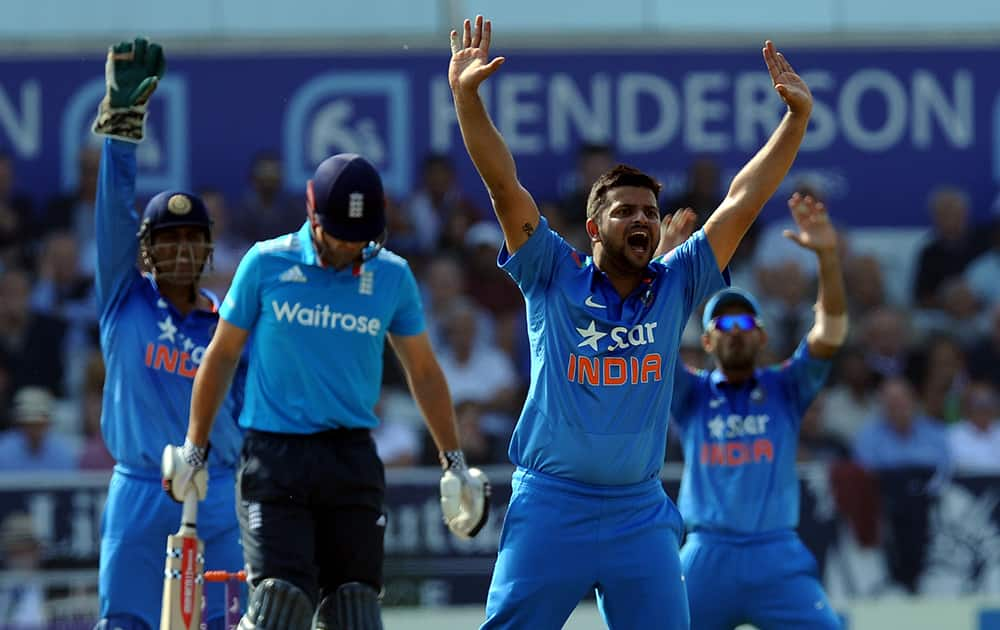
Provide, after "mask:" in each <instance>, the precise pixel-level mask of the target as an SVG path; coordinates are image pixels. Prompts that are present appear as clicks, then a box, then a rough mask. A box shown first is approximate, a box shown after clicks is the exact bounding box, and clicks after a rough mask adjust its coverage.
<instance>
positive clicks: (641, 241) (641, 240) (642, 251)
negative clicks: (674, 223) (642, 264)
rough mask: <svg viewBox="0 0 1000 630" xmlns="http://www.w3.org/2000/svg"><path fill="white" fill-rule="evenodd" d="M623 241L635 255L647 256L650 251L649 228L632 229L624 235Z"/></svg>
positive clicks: (650, 238) (650, 237)
mask: <svg viewBox="0 0 1000 630" xmlns="http://www.w3.org/2000/svg"><path fill="white" fill-rule="evenodd" d="M625 243H626V245H628V248H629V250H631V251H632V253H633V254H635V255H636V256H640V257H642V256H647V255H649V253H650V252H651V251H652V249H651V248H652V236H651V235H650V233H649V230H645V229H642V228H639V229H633V230H632V231H631V232H629V233H628V236H626V237H625Z"/></svg>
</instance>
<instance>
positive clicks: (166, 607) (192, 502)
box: [160, 488, 205, 630]
mask: <svg viewBox="0 0 1000 630" xmlns="http://www.w3.org/2000/svg"><path fill="white" fill-rule="evenodd" d="M197 520H198V495H197V494H196V492H195V490H194V489H193V488H192V489H190V490H189V491H188V493H187V494H185V495H184V509H183V511H182V513H181V527H180V529H178V530H177V533H176V534H174V535H173V536H168V537H167V562H166V568H165V569H164V571H163V605H162V607H161V609H160V630H199V629H200V628H201V602H202V600H201V597H202V589H203V588H204V581H205V580H204V570H205V543H204V542H202V541H201V539H200V538H198V529H197Z"/></svg>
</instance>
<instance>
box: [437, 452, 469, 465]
mask: <svg viewBox="0 0 1000 630" xmlns="http://www.w3.org/2000/svg"><path fill="white" fill-rule="evenodd" d="M438 460H439V461H440V462H441V468H442V470H468V469H469V467H468V466H467V465H466V463H465V453H463V452H462V451H460V450H455V451H439V452H438Z"/></svg>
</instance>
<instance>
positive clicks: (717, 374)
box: [709, 368, 760, 387]
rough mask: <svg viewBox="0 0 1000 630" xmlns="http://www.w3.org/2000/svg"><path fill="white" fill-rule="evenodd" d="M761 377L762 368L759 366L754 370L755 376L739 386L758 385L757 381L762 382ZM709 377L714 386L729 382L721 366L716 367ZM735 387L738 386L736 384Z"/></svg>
mask: <svg viewBox="0 0 1000 630" xmlns="http://www.w3.org/2000/svg"><path fill="white" fill-rule="evenodd" d="M759 377H760V368H757V369H755V370H754V371H753V376H751V377H750V378H749V379H747V380H746V381H744V382H743V383H742V384H741V385H739V387H747V386H756V385H757V383H758V382H760V378H759ZM709 378H710V379H711V381H712V385H714V386H718V385H722V384H726V385H728V384H729V381H727V380H726V375H725V374H723V373H722V370H720V369H719V368H715V369H714V370H712V373H711V375H710V376H709ZM734 387H736V386H735V385H734Z"/></svg>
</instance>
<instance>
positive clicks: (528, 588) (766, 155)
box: [449, 16, 812, 630]
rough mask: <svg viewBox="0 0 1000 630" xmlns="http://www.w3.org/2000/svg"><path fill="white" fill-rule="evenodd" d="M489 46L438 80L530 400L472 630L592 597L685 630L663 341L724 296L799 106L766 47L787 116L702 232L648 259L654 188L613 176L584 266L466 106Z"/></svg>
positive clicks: (476, 111)
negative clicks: (524, 324) (521, 321)
mask: <svg viewBox="0 0 1000 630" xmlns="http://www.w3.org/2000/svg"><path fill="white" fill-rule="evenodd" d="M491 34H492V26H491V24H490V23H489V22H484V21H483V19H482V17H481V16H479V17H477V18H476V22H475V26H474V28H473V25H472V23H471V22H470V21H469V20H466V22H465V24H464V29H463V33H462V34H461V35H460V34H459V33H457V32H452V39H451V47H452V58H451V65H450V68H449V83H450V85H451V88H452V94H453V96H454V100H455V109H456V112H457V114H458V121H459V125H460V127H461V131H462V137H463V139H464V140H465V144H466V148H467V149H468V151H469V155H470V156H471V158H472V160H473V162H474V163H475V165H476V168H477V169H478V171H479V174H480V175H481V176H482V178H483V181H484V183H485V184H486V186H487V189H488V190H489V193H490V196H491V198H492V200H493V206H494V210H495V211H496V215H497V218H498V219H499V221H500V226H501V227H502V229H503V232H504V237H505V247H504V249H502V250H501V252H500V256H499V264H500V265H501V267H503V268H504V269H505V270H506V271H507V272H508V273H509V274H510V276H511V277H512V278H513V279H514V280H515V281H516V282H517V284H518V286H519V287H520V288H521V291H522V292H523V293H524V296H525V301H526V304H527V319H528V335H529V340H530V344H531V385H530V389H529V393H528V399H527V401H526V402H525V406H524V409H523V411H522V413H521V417H520V418H519V420H518V423H517V426H516V427H515V429H514V434H513V436H512V438H511V444H510V450H509V454H510V458H511V461H512V462H513V463H514V464H515V465H516V467H517V469H516V471H515V473H514V477H513V482H512V488H513V493H512V497H511V500H510V504H509V506H508V509H507V514H506V517H505V520H504V525H503V531H502V534H501V539H500V550H499V555H498V557H497V562H496V567H495V569H494V573H493V580H492V583H491V585H490V591H489V596H488V599H487V604H486V621H485V623H484V624H483V626H482V627H483V628H489V629H493V628H511V629H513V628H517V629H523V628H531V629H532V630H545V629H549V628H551V629H557V628H562V626H563V624H564V623H565V621H566V619H567V618H568V617H569V616H570V614H571V613H572V611H573V609H574V608H575V607H576V605H577V603H578V602H579V601H580V600H581V599H582V598H583V597H584V596H586V595H587V594H588V593H593V592H595V591H596V594H597V600H598V605H599V607H600V610H601V613H602V615H603V616H604V619H605V620H606V621H607V623H608V626H609V627H610V628H614V629H619V628H635V629H639V628H643V629H645V628H658V629H664V628H665V629H674V628H687V627H688V624H689V619H688V608H687V597H686V593H685V590H684V582H683V580H682V577H681V568H680V561H679V557H678V545H679V541H680V538H681V534H682V529H683V525H682V522H681V519H680V516H679V514H678V512H677V508H676V507H675V506H674V505H673V503H672V502H671V501H670V499H669V498H668V497H667V496H666V494H665V493H664V491H663V486H662V483H661V481H660V478H659V473H660V468H661V467H662V465H663V459H664V451H665V448H666V432H667V420H668V413H669V409H670V398H671V392H672V390H673V385H672V381H673V376H674V364H675V363H676V361H677V352H678V345H679V342H680V337H681V332H682V331H683V329H684V326H685V323H686V322H687V319H688V317H689V315H690V314H691V312H692V311H693V310H694V309H695V308H696V307H697V306H698V305H699V304H700V303H701V302H702V301H703V300H705V299H707V298H708V297H709V296H710V295H711V294H713V293H715V292H716V291H718V290H719V289H721V288H722V287H723V286H725V277H724V275H723V273H722V270H723V269H724V268H725V267H726V265H727V264H728V262H729V260H730V259H731V258H732V255H733V252H734V251H735V250H736V247H737V246H738V245H739V242H740V240H741V239H742V237H743V234H744V232H745V231H746V229H747V228H748V227H749V226H750V224H751V223H752V222H753V221H754V219H755V218H756V217H757V214H758V213H759V212H760V209H761V207H762V206H763V205H764V203H765V202H766V201H767V199H768V198H769V197H770V196H771V195H772V194H773V193H774V191H775V189H776V188H777V186H778V184H779V183H780V182H781V180H782V178H783V177H784V176H785V174H786V173H787V171H788V168H789V167H790V166H791V164H792V161H793V160H794V158H795V155H796V152H797V151H798V147H799V144H800V143H801V141H802V137H803V134H804V133H805V128H806V124H807V122H808V119H809V113H810V111H811V102H812V100H811V96H810V94H809V90H808V88H807V87H806V85H805V83H803V82H802V80H801V79H800V78H799V77H798V75H796V74H795V73H794V72H793V71H792V69H791V67H790V66H788V64H787V61H785V60H784V58H783V57H781V56H780V55H779V54H778V53H777V52H776V51H775V50H774V48H773V46H772V45H771V44H770V42H768V44H767V45H766V48H765V50H764V57H765V60H766V63H767V66H768V69H769V70H770V72H771V77H772V79H773V81H774V83H775V86H776V89H777V91H778V93H779V95H780V96H781V97H782V98H783V99H784V100H785V102H786V104H787V105H788V112H787V114H786V115H785V117H784V119H783V120H782V121H781V123H780V125H779V126H778V128H777V130H776V131H775V132H774V134H773V135H772V137H771V138H770V140H769V141H768V143H767V145H766V146H765V147H764V148H763V149H762V150H761V151H760V152H759V153H758V154H757V155H756V156H755V157H754V158H753V159H752V160H751V161H750V162H749V163H748V164H747V166H746V167H744V168H743V169H742V170H741V171H740V173H739V174H738V175H737V176H736V178H735V179H734V180H733V182H732V185H731V188H730V190H729V193H728V195H727V197H726V198H725V200H724V201H723V203H722V205H721V206H720V207H719V209H718V210H716V211H715V213H714V214H713V215H712V217H711V218H710V219H709V220H708V222H707V224H706V225H705V227H704V229H703V230H701V231H699V232H698V233H697V234H695V236H694V237H693V238H691V239H690V240H688V241H687V242H686V243H684V244H683V245H681V246H680V247H678V248H677V249H676V250H674V251H673V252H671V253H670V256H669V257H667V258H657V259H654V253H655V252H656V250H657V249H659V248H660V247H663V243H662V242H661V237H663V238H664V239H666V240H669V239H668V238H667V237H668V235H669V233H670V232H672V231H673V229H663V230H661V224H660V211H659V208H658V207H657V197H658V194H659V191H660V185H659V184H658V183H657V182H656V180H654V179H653V178H652V177H650V176H649V175H646V174H645V173H643V172H641V171H639V170H638V169H635V168H632V167H629V166H625V165H618V166H616V167H615V168H613V169H612V170H610V171H609V172H607V173H604V174H603V175H602V176H601V177H599V178H598V179H597V181H596V182H595V183H594V185H593V187H592V189H591V191H590V197H589V199H588V202H587V223H586V227H587V233H588V234H589V236H590V244H591V247H592V250H593V255H592V256H587V255H586V254H585V253H582V252H579V251H576V250H575V249H574V248H572V247H571V246H570V245H568V244H567V243H566V242H565V241H564V240H563V239H562V238H561V237H560V236H559V235H558V234H556V233H555V232H553V231H552V230H551V229H550V228H549V225H548V222H547V221H546V219H545V218H543V217H541V216H540V215H539V213H538V209H537V206H536V204H535V201H534V200H533V199H532V197H531V195H530V194H529V193H528V192H527V191H526V190H525V189H524V188H523V187H522V186H521V184H520V182H519V181H518V178H517V172H516V169H515V165H514V160H513V157H512V156H511V153H510V151H509V150H508V148H507V146H506V145H505V143H504V140H503V138H502V137H501V136H500V134H499V133H498V132H497V130H496V128H495V127H494V126H493V124H492V122H491V121H490V119H489V116H488V115H487V113H486V110H485V108H484V106H483V103H482V101H481V100H480V98H479V94H478V86H479V84H480V83H481V82H482V81H483V80H484V79H486V78H487V77H488V76H489V75H490V74H492V73H493V72H495V71H496V70H497V68H499V66H500V64H501V63H503V58H497V59H494V60H492V61H490V59H489V44H490V38H491ZM677 214H678V215H680V216H685V217H689V218H690V217H692V216H693V215H692V214H691V213H677ZM668 225H670V226H673V221H671V222H670V223H669V224H668ZM661 232H662V234H661Z"/></svg>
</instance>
